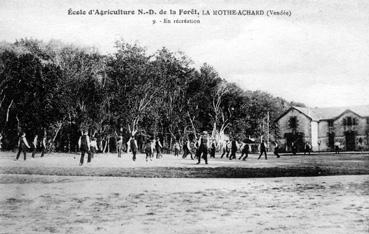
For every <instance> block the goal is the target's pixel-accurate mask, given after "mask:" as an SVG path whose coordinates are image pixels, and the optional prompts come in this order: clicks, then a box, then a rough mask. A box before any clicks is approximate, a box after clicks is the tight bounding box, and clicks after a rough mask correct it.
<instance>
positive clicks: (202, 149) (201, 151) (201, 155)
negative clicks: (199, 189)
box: [198, 145, 208, 164]
mask: <svg viewBox="0 0 369 234" xmlns="http://www.w3.org/2000/svg"><path fill="white" fill-rule="evenodd" d="M198 157H199V158H198V160H199V161H198V163H200V161H201V158H203V159H204V160H205V163H206V164H208V147H206V146H205V145H201V146H200V148H199V150H198Z"/></svg>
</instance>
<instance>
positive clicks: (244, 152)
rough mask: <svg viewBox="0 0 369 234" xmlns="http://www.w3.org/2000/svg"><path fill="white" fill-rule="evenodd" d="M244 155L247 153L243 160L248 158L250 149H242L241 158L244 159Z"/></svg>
mask: <svg viewBox="0 0 369 234" xmlns="http://www.w3.org/2000/svg"><path fill="white" fill-rule="evenodd" d="M244 155H245V157H244V158H243V160H246V158H247V157H248V156H249V151H248V150H242V153H241V157H240V158H239V159H242V157H243V156H244Z"/></svg>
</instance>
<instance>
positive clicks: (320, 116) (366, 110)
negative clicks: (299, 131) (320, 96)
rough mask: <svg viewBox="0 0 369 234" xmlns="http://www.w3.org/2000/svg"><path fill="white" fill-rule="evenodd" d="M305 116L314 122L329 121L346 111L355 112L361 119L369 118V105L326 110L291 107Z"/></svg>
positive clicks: (327, 108)
mask: <svg viewBox="0 0 369 234" xmlns="http://www.w3.org/2000/svg"><path fill="white" fill-rule="evenodd" d="M291 108H294V109H296V110H298V111H300V112H302V113H303V114H304V115H306V116H308V117H309V118H311V119H312V120H315V121H319V120H327V119H336V118H338V117H339V116H341V115H342V114H343V113H344V112H346V111H351V112H354V113H355V114H357V115H359V116H361V117H369V105H361V106H342V107H325V108H318V107H315V108H310V107H295V106H294V107H291Z"/></svg>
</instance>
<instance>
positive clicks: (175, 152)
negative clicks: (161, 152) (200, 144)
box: [174, 149, 179, 157]
mask: <svg viewBox="0 0 369 234" xmlns="http://www.w3.org/2000/svg"><path fill="white" fill-rule="evenodd" d="M178 155H179V149H174V156H177V157H178Z"/></svg>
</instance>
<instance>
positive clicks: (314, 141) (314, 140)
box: [311, 121, 319, 151]
mask: <svg viewBox="0 0 369 234" xmlns="http://www.w3.org/2000/svg"><path fill="white" fill-rule="evenodd" d="M318 129H319V128H318V123H317V122H316V121H311V146H312V148H313V151H317V150H319V146H318Z"/></svg>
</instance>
